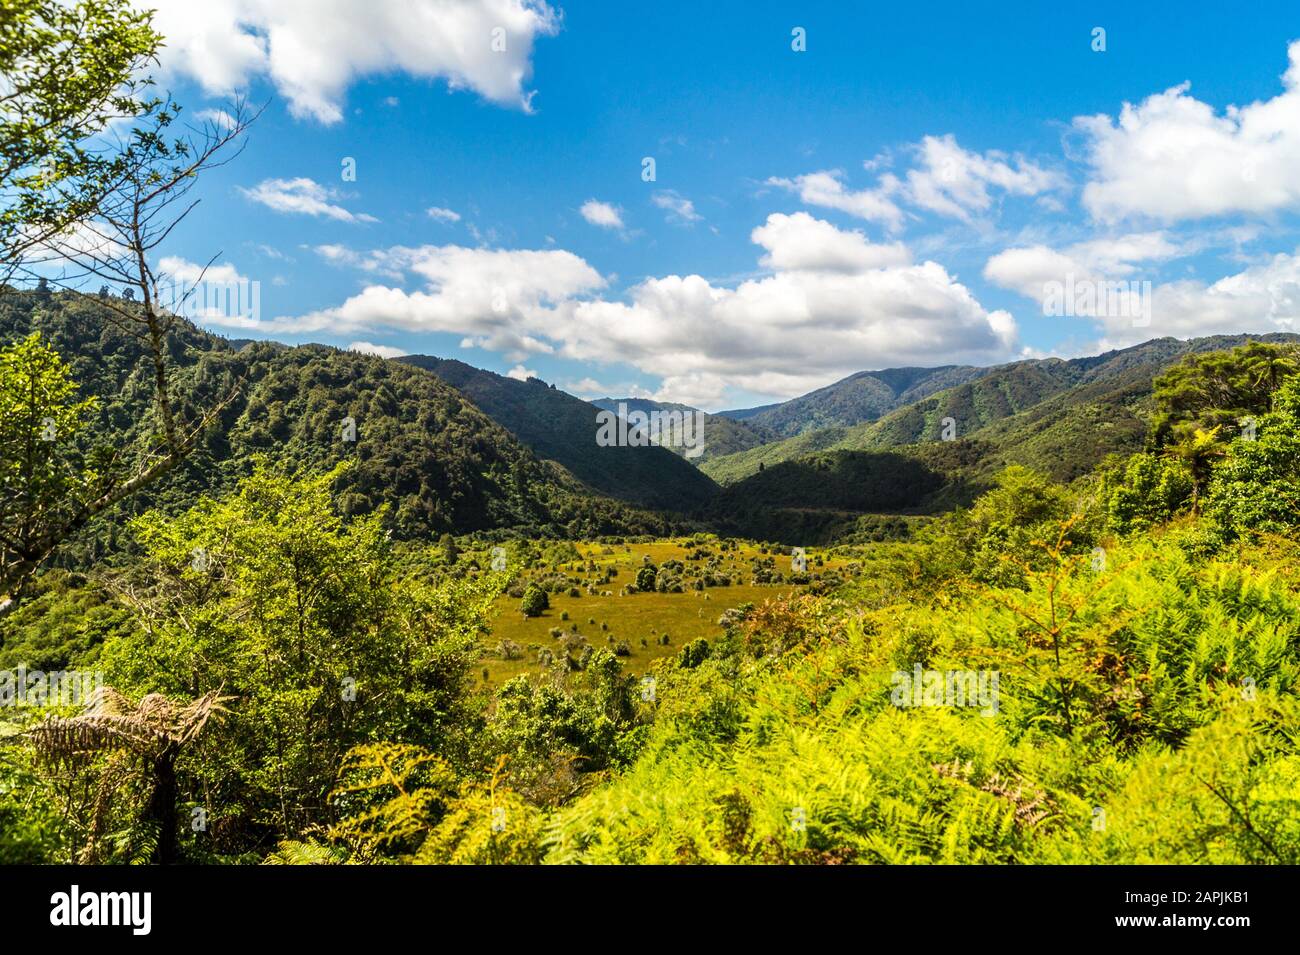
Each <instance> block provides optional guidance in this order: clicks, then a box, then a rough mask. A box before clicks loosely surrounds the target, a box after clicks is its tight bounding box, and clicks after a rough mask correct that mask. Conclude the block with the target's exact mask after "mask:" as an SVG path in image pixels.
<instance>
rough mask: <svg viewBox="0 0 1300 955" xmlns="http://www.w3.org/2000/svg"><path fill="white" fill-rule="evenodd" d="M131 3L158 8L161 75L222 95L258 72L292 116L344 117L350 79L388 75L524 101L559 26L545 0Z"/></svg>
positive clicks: (521, 104)
mask: <svg viewBox="0 0 1300 955" xmlns="http://www.w3.org/2000/svg"><path fill="white" fill-rule="evenodd" d="M136 2H137V3H138V4H139V5H140V6H141V7H145V8H157V13H156V14H155V16H154V26H155V27H156V28H157V29H158V31H159V32H160V33H161V34H162V35H163V36H165V37H166V38H167V43H166V46H165V47H164V48H163V51H162V65H163V68H164V71H165V73H166V74H168V75H180V76H186V77H189V78H191V79H193V80H195V81H196V82H197V83H198V84H199V85H200V86H202V87H203V89H204V90H205V91H206V92H208V93H211V94H223V95H224V94H230V93H232V92H235V91H237V90H240V89H244V88H246V87H247V86H248V85H249V84H250V82H252V81H253V80H255V79H259V78H266V79H269V80H270V82H271V83H273V84H274V85H275V87H276V89H277V90H278V92H279V93H280V95H281V96H283V97H285V99H286V100H287V101H288V104H289V110H290V112H291V113H292V114H293V115H294V116H297V117H309V118H311V119H315V120H317V121H319V122H322V123H336V122H338V121H339V120H341V119H342V117H343V109H342V106H343V99H344V96H345V94H346V92H347V88H348V86H349V85H350V84H351V83H352V82H354V81H355V80H357V79H359V78H362V77H367V76H375V75H379V74H391V73H394V72H401V73H406V74H408V75H410V76H418V77H426V78H441V79H444V80H446V81H447V83H448V85H449V86H450V87H451V88H452V89H470V90H474V91H475V92H477V93H478V94H479V95H480V96H482V97H484V98H485V99H487V100H490V101H492V102H495V103H499V104H502V105H505V106H513V107H516V108H519V109H523V110H526V111H527V110H530V109H531V106H530V103H531V100H532V96H533V94H532V93H531V92H529V91H527V90H526V88H525V86H526V84H527V83H528V81H529V79H530V78H531V75H532V53H533V45H534V43H535V42H536V40H537V39H538V38H539V37H542V36H550V35H553V34H555V33H556V32H558V30H559V26H560V17H559V15H558V14H557V13H556V12H555V11H554V10H552V9H551V8H550V7H549V6H548V5H547V4H546V3H545V2H543V0H367V2H365V3H359V2H357V0H204V2H203V3H195V2H193V0H136ZM496 30H499V31H501V32H500V33H498V34H495V35H494V32H493V31H496ZM502 42H503V43H504V49H501V48H500V47H501V43H502ZM494 45H495V46H497V47H498V48H497V49H494Z"/></svg>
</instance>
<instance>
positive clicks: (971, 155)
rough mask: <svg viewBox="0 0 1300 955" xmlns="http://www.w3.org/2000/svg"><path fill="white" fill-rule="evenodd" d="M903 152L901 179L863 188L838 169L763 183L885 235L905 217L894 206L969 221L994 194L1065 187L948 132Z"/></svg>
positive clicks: (1050, 175) (890, 176)
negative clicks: (907, 159) (966, 145)
mask: <svg viewBox="0 0 1300 955" xmlns="http://www.w3.org/2000/svg"><path fill="white" fill-rule="evenodd" d="M908 151H909V152H911V153H912V154H913V155H914V156H915V157H916V164H915V166H914V167H913V168H912V169H909V170H908V171H907V173H906V174H905V175H904V176H903V177H902V178H900V177H899V176H897V175H895V174H894V173H885V174H883V175H882V176H880V178H879V179H878V180H877V184H876V186H875V187H873V188H869V189H860V190H857V191H854V190H852V189H850V188H848V187H847V186H846V185H845V182H844V178H845V177H844V173H843V172H842V171H841V170H839V169H828V170H823V171H821V172H813V173H807V174H805V175H802V176H796V177H795V178H793V179H782V178H778V177H773V178H771V179H768V181H767V184H768V185H770V186H779V187H780V188H782V189H788V190H790V191H791V192H794V193H796V194H797V195H798V196H799V199H800V200H801V201H802V202H805V203H807V204H808V205H812V206H823V207H825V208H827V209H837V210H839V211H840V212H845V213H848V214H849V215H851V216H856V217H857V218H859V219H865V220H866V221H868V222H875V223H878V224H880V225H882V226H884V227H885V228H886V229H888V230H889V231H890V232H897V231H898V230H900V229H901V228H902V227H903V223H904V220H905V219H906V217H907V216H906V213H904V211H903V208H902V206H901V205H900V203H904V202H905V203H910V204H911V205H914V206H917V207H919V208H922V209H926V210H928V211H930V212H934V213H937V214H939V215H943V216H948V217H951V218H955V219H961V220H962V221H964V222H970V221H971V220H972V219H973V218H974V215H975V214H977V213H984V212H987V211H989V209H991V208H992V206H993V201H994V191H995V190H996V191H997V192H1001V193H1004V194H1007V195H1016V196H1037V197H1039V198H1040V200H1043V201H1049V202H1055V200H1054V199H1052V197H1051V196H1050V195H1049V193H1051V192H1052V191H1054V190H1059V189H1063V188H1064V187H1065V186H1066V185H1067V181H1066V179H1065V177H1064V176H1062V175H1061V174H1060V173H1057V172H1054V171H1052V170H1048V169H1045V168H1044V167H1042V166H1040V165H1038V164H1036V163H1033V162H1030V161H1029V160H1027V159H1025V158H1024V157H1022V156H1016V157H1011V156H1008V155H1007V154H1006V153H1002V152H999V151H997V150H990V151H989V152H986V153H983V154H981V153H976V152H971V151H970V150H967V149H963V148H962V147H961V146H959V145H958V144H957V139H956V137H954V136H952V135H951V134H949V135H947V136H926V137H925V138H924V139H922V140H921V142H920V143H918V144H917V145H916V146H914V147H911V148H910V149H909V150H908ZM882 164H883V163H882V160H881V159H880V158H876V159H870V160H867V161H866V162H864V163H863V164H862V167H863V169H865V170H866V171H868V172H874V171H876V170H877V169H879V168H880V167H881V165H882Z"/></svg>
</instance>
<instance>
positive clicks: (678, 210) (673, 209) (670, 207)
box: [650, 189, 704, 224]
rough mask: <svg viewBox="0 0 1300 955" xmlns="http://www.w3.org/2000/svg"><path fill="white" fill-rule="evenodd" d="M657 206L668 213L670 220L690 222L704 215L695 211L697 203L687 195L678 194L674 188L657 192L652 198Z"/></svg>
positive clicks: (696, 220)
mask: <svg viewBox="0 0 1300 955" xmlns="http://www.w3.org/2000/svg"><path fill="white" fill-rule="evenodd" d="M650 201H651V202H653V203H654V204H655V205H656V206H658V207H659V208H660V209H663V210H664V211H665V212H667V213H668V216H667V218H668V221H669V222H680V223H683V224H689V223H692V222H699V221H700V220H701V219H703V218H704V216H702V215H700V214H699V213H698V212H696V211H695V203H693V202H691V200H689V199H687V198H686V197H685V196H682V195H678V193H677V192H675V191H674V190H672V189H664V190H662V191H660V192H656V193H655V194H654V196H652V197H651V199H650Z"/></svg>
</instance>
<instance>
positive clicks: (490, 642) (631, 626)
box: [481, 540, 848, 684]
mask: <svg viewBox="0 0 1300 955" xmlns="http://www.w3.org/2000/svg"><path fill="white" fill-rule="evenodd" d="M728 546H729V547H730V549H727V550H723V549H721V548H720V547H719V545H718V542H711V543H709V544H706V545H704V548H705V550H706V552H708V553H709V555H710V556H709V557H700V556H698V554H699V545H697V544H696V543H693V542H692V541H690V540H656V541H653V542H647V543H643V544H620V545H607V544H600V543H580V544H577V545H576V548H577V551H578V553H579V555H580V559H578V560H569V561H561V562H555V563H542V562H538V563H537V564H536V565H535V566H533V567H532V568H531V569H529V570H527V571H524V572H522V574H521V577H522V580H523V581H524V582H528V581H536V580H541V579H544V578H546V577H547V576H549V575H552V574H555V573H561V574H566V575H568V576H570V577H574V578H578V577H581V578H585V579H591V578H592V577H593V575H603V574H604V573H606V572H607V571H608V570H609V569H611V568H612V569H614V570H616V571H617V575H616V576H615V577H614V579H613V580H612V581H610V582H607V583H605V584H601V585H596V586H595V587H593V588H592V589H594V590H595V591H596V592H595V593H594V594H589V593H588V592H587V588H583V587H580V588H578V589H579V593H580V596H577V597H574V596H571V595H570V593H569V592H568V591H561V592H556V593H551V594H549V600H550V608H549V609H548V610H546V611H544V612H543V613H542V615H541V616H538V617H525V616H524V615H523V614H522V613H520V611H519V604H520V598H519V597H518V596H510V595H506V594H503V595H502V596H501V597H498V598H497V601H496V605H495V617H494V619H493V621H492V625H491V626H492V632H491V633H490V634H489V635H487V636H485V637H484V640H483V650H484V653H483V659H482V665H481V667H482V670H483V671H485V672H486V674H487V676H486V682H488V683H489V684H497V683H501V682H504V681H505V680H508V679H510V678H512V677H515V676H518V675H519V674H521V673H536V674H540V673H542V672H543V671H544V670H545V666H544V665H543V664H542V663H539V662H538V655H539V653H540V651H541V650H542V649H543V648H549V649H550V650H551V651H552V653H553V654H554V655H555V656H556V657H557V658H558V656H559V653H560V652H561V651H560V649H559V640H558V639H557V637H556V636H555V635H554V634H553V631H554V630H556V629H558V630H560V631H567V632H570V633H577V634H580V635H581V636H582V637H584V638H585V639H586V641H587V643H588V644H589V645H591V646H592V647H595V648H599V647H608V648H610V649H613V648H614V647H615V646H616V645H617V644H618V643H619V642H623V643H626V645H627V647H628V649H629V650H630V651H631V652H630V653H629V654H628V655H627V656H623V657H622V658H621V659H622V661H623V665H624V667H625V668H626V670H627V672H629V673H635V674H639V673H642V672H644V671H645V670H646V669H647V667H648V666H649V665H650V663H651V662H652V661H654V660H656V659H659V658H660V657H666V656H672V655H674V654H676V653H677V652H679V651H680V650H681V648H682V647H683V646H684V645H685V644H687V643H689V642H690V641H692V640H695V639H697V638H699V637H705V638H709V639H712V638H714V637H717V636H720V635H721V633H722V630H721V628H720V627H719V625H718V618H719V617H720V616H721V615H722V613H723V612H724V611H726V610H728V609H730V608H732V607H737V606H739V605H741V604H744V603H751V602H752V603H762V602H763V601H766V600H772V599H776V598H778V597H782V596H784V595H786V594H789V593H790V592H792V591H795V590H800V589H803V588H804V587H805V586H806V585H804V584H799V583H791V582H790V581H789V580H782V581H780V582H774V583H754V582H753V577H754V571H755V565H754V562H755V561H756V560H757V561H761V562H769V561H770V568H769V569H770V570H771V571H772V572H774V573H777V574H780V575H781V576H783V577H789V576H790V575H791V572H792V558H791V556H790V555H789V554H780V553H774V552H773V553H767V554H764V553H763V552H762V550H761V549H760V547H759V546H758V545H757V544H754V543H752V542H749V541H730V542H728ZM693 554H694V555H697V556H695V557H694V558H693V557H692V555H693ZM806 558H807V567H808V572H809V577H810V578H811V579H812V580H816V579H818V578H820V577H821V576H823V575H825V574H826V573H828V572H834V571H837V570H839V569H841V568H842V567H843V566H844V565H845V564H846V563H847V562H848V561H847V560H846V559H845V558H843V557H832V556H829V555H827V554H826V553H825V552H824V551H821V550H819V549H817V548H808V549H807V551H806ZM669 561H681V562H682V564H683V565H684V566H685V568H686V573H687V574H695V575H698V576H703V575H704V573H705V572H706V567H707V569H708V572H709V573H712V574H714V575H717V574H722V575H725V576H727V577H728V578H730V580H731V584H730V585H729V586H705V587H704V589H702V590H696V589H691V588H690V587H687V588H686V589H685V590H684V592H682V593H662V592H657V591H655V592H651V591H646V592H639V593H624V592H623V588H624V585H626V584H629V583H632V582H633V581H634V580H635V578H636V575H637V572H638V571H639V570H640V569H641V568H642V567H644V566H646V564H647V563H649V564H653V565H655V566H660V565H663V564H664V563H665V562H669ZM819 561H820V563H818V562H819ZM593 567H594V568H595V569H594V570H593ZM525 585H526V584H525ZM566 614H567V619H565V615H566ZM593 621H594V623H593ZM665 636H666V637H667V643H664V642H663V640H664V637H665ZM506 640H508V641H511V642H513V643H514V644H517V645H518V647H519V648H520V649H521V651H522V656H521V657H520V658H518V659H505V658H504V657H503V656H502V654H501V653H500V652H498V647H499V646H500V645H501V644H502V642H503V641H506Z"/></svg>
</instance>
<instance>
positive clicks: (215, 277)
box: [158, 255, 248, 285]
mask: <svg viewBox="0 0 1300 955" xmlns="http://www.w3.org/2000/svg"><path fill="white" fill-rule="evenodd" d="M158 270H159V277H160V278H163V277H165V278H166V279H170V280H171V281H173V282H180V283H182V284H184V285H192V284H193V283H195V282H197V281H199V279H200V278H201V279H202V280H203V281H205V282H214V283H218V282H219V283H222V284H229V283H231V282H247V281H248V279H246V278H245V277H244V276H242V275H240V274H239V270H238V269H236V268H235V267H234V266H233V265H231V264H230V263H229V262H225V263H222V264H221V265H216V264H213V265H209V266H207V267H206V268H205V267H204V266H202V265H199V264H198V263H197V262H191V261H189V260H188V259H183V258H181V257H179V256H175V255H167V256H164V257H163V258H162V259H160V260H159V262H158Z"/></svg>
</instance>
